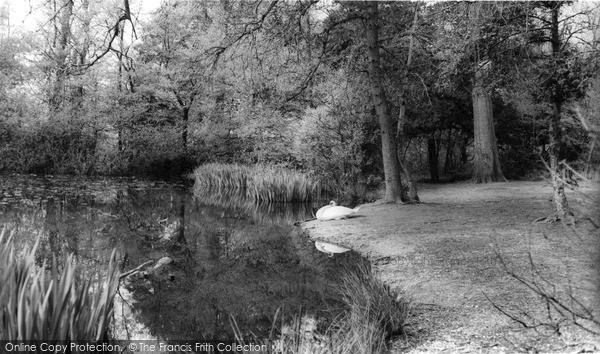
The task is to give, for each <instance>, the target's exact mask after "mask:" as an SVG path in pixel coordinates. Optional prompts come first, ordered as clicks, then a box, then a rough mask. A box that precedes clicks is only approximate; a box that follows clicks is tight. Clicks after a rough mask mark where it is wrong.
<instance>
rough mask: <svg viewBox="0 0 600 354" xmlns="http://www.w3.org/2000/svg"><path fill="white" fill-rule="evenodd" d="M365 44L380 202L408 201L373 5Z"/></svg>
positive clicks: (373, 5) (376, 6)
mask: <svg viewBox="0 0 600 354" xmlns="http://www.w3.org/2000/svg"><path fill="white" fill-rule="evenodd" d="M367 6H368V13H369V16H368V20H367V43H368V45H369V60H370V72H369V78H370V81H371V95H372V96H373V101H374V102H373V104H374V106H375V110H376V112H377V117H378V119H379V129H380V131H381V153H382V156H383V171H384V174H385V197H384V202H388V203H395V202H398V201H404V200H407V199H408V196H407V195H406V193H404V192H403V189H402V183H401V180H400V165H399V163H398V155H397V150H396V140H395V137H394V121H393V119H392V115H391V113H390V109H389V103H388V101H387V98H386V96H385V91H384V89H383V84H382V83H383V80H382V73H381V60H380V56H379V33H378V31H379V28H378V27H379V24H378V22H379V9H378V3H377V2H375V1H373V2H371V3H369V4H368V5H367Z"/></svg>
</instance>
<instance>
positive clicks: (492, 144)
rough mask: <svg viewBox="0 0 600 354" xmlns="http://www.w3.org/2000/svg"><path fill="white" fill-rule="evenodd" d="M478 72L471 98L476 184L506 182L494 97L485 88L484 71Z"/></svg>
mask: <svg viewBox="0 0 600 354" xmlns="http://www.w3.org/2000/svg"><path fill="white" fill-rule="evenodd" d="M485 70H486V69H485V68H482V69H480V70H478V71H477V73H476V74H475V78H474V80H473V90H472V92H471V97H472V100H473V126H474V127H473V130H474V140H473V157H474V159H473V179H472V181H473V182H475V183H488V182H505V181H506V178H504V174H503V173H502V169H501V168H500V158H499V157H498V146H497V144H496V133H495V131H494V114H493V110H492V96H491V94H490V93H489V92H487V90H486V89H485V87H484V84H483V78H484V75H485V74H484V71H485Z"/></svg>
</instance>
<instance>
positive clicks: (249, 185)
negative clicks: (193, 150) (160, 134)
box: [194, 163, 316, 203]
mask: <svg viewBox="0 0 600 354" xmlns="http://www.w3.org/2000/svg"><path fill="white" fill-rule="evenodd" d="M194 181H195V189H196V190H197V191H213V192H215V193H225V192H230V191H232V190H234V191H238V192H239V195H240V196H242V197H245V198H248V199H250V200H252V201H255V202H284V203H288V202H307V201H310V200H311V198H312V195H313V192H314V190H315V188H316V184H315V183H314V182H313V181H312V180H311V178H310V177H309V176H307V175H306V174H303V173H301V172H297V171H292V170H288V169H285V168H281V167H275V166H269V165H252V166H245V165H238V164H220V163H210V164H205V165H202V166H199V167H197V168H196V169H195V170H194Z"/></svg>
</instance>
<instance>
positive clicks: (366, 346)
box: [231, 262, 410, 354]
mask: <svg viewBox="0 0 600 354" xmlns="http://www.w3.org/2000/svg"><path fill="white" fill-rule="evenodd" d="M332 300H334V301H335V302H339V303H341V304H342V305H343V306H342V307H343V311H342V312H341V313H339V314H338V315H337V317H335V318H334V319H333V320H332V321H331V322H330V324H329V325H328V326H326V328H321V327H322V325H320V324H319V321H318V320H317V319H316V318H315V317H314V316H313V315H310V314H305V315H303V316H297V317H294V319H293V320H292V321H291V323H284V322H283V316H281V317H279V315H280V311H278V312H277V314H276V315H275V319H274V321H273V328H272V330H271V333H272V335H271V338H270V339H269V343H271V344H273V345H274V347H275V348H276V349H274V350H273V349H271V350H269V351H267V352H273V353H284V354H297V353H315V354H332V353H333V354H350V353H363V354H371V353H382V352H385V351H386V350H387V346H388V344H389V343H390V339H393V338H397V337H398V336H405V335H406V334H407V326H408V319H409V317H410V301H409V300H408V298H407V297H406V296H404V294H403V293H401V292H398V291H393V290H391V289H390V287H389V286H387V285H386V284H384V283H383V282H382V281H381V280H380V279H378V278H377V277H375V275H374V274H373V273H372V270H371V267H370V264H369V263H366V262H365V263H362V264H360V265H359V266H357V267H353V269H350V268H348V269H346V272H345V273H344V274H343V275H342V276H341V280H340V283H339V284H338V285H337V286H336V291H335V295H334V299H332ZM278 319H281V321H278ZM231 325H232V327H233V329H234V332H235V333H236V339H237V340H238V341H240V342H244V340H245V338H244V336H243V334H242V331H241V330H240V329H239V328H238V327H237V323H236V322H235V319H233V318H232V319H231ZM251 342H253V343H261V342H262V341H261V340H260V339H256V338H254V339H253V340H252V341H251ZM266 347H267V348H270V345H267V346H266Z"/></svg>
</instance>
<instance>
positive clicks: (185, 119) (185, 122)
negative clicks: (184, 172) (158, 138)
mask: <svg viewBox="0 0 600 354" xmlns="http://www.w3.org/2000/svg"><path fill="white" fill-rule="evenodd" d="M189 118H190V107H189V106H185V107H183V131H182V132H181V144H182V147H183V153H184V154H187V142H188V121H189Z"/></svg>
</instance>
